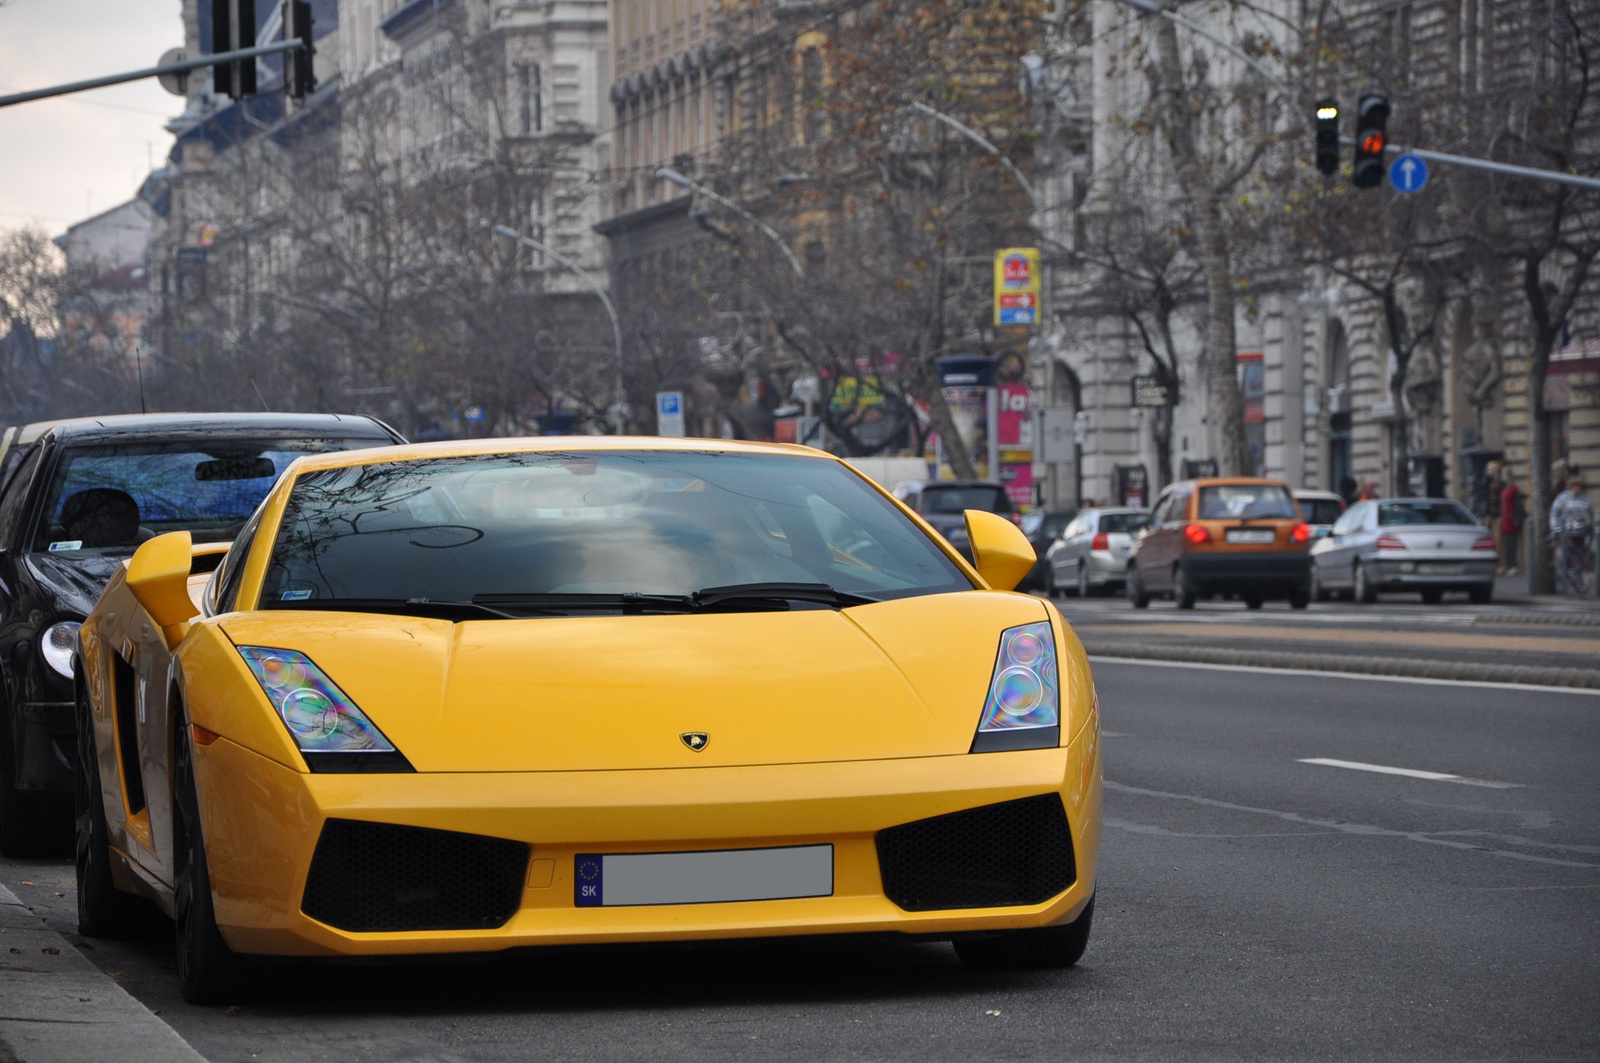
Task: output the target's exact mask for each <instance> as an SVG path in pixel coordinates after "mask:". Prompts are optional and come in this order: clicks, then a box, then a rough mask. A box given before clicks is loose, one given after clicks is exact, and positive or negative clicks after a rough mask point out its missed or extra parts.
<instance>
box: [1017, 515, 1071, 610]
mask: <svg viewBox="0 0 1600 1063" xmlns="http://www.w3.org/2000/svg"><path fill="white" fill-rule="evenodd" d="M1077 515H1078V511H1077V510H1075V509H1064V510H1050V511H1046V510H1042V509H1035V510H1032V511H1030V512H1028V513H1024V514H1023V515H1022V525H1021V527H1022V534H1023V535H1026V536H1027V537H1028V544H1029V545H1030V546H1032V547H1033V552H1034V554H1035V555H1036V556H1037V557H1038V560H1037V561H1035V562H1034V563H1033V568H1031V569H1029V570H1028V574H1027V575H1026V576H1023V577H1022V582H1021V583H1019V584H1017V590H1019V591H1044V590H1052V588H1051V585H1050V583H1049V581H1048V580H1046V579H1045V554H1047V553H1049V552H1050V544H1051V543H1053V542H1055V541H1056V540H1057V539H1059V538H1061V533H1062V532H1063V531H1066V529H1067V525H1068V524H1071V523H1072V518H1073V517H1076V516H1077Z"/></svg>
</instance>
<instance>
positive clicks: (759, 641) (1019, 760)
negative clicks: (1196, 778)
mask: <svg viewBox="0 0 1600 1063" xmlns="http://www.w3.org/2000/svg"><path fill="white" fill-rule="evenodd" d="M968 519H969V520H970V522H971V529H972V532H971V534H972V541H973V546H974V550H975V552H976V553H977V555H978V557H979V562H980V563H979V566H978V567H977V568H976V569H973V568H969V567H968V566H966V565H964V564H962V563H960V561H959V560H958V559H957V558H956V556H955V555H954V553H953V552H951V551H950V549H949V545H948V544H947V543H946V542H945V541H944V540H942V539H941V538H939V537H938V536H936V535H933V534H932V533H931V532H929V531H927V530H925V529H924V528H923V527H922V526H921V525H920V524H918V523H916V522H914V521H912V520H911V519H910V517H909V516H908V515H907V514H906V513H905V512H903V511H902V510H901V509H900V507H898V506H895V505H891V504H890V503H889V501H888V500H887V499H885V498H884V497H883V496H882V495H881V494H880V493H879V492H878V491H877V490H875V489H874V488H873V487H871V486H869V485H868V484H867V483H865V482H864V481H863V480H862V478H861V477H860V476H858V475H856V474H855V473H854V472H851V471H849V470H848V469H846V468H845V466H844V465H843V463H842V462H840V461H839V460H838V459H836V458H833V457H831V456H829V455H825V454H820V453H815V452H813V453H811V454H803V453H796V452H794V451H793V450H790V449H787V448H784V447H781V446H775V445H771V444H761V443H736V442H733V441H729V440H715V439H698V440H693V441H692V442H691V444H690V445H689V446H684V445H682V444H681V443H680V442H679V441H677V440H671V439H662V440H654V439H619V438H617V437H614V436H612V437H606V436H586V437H574V436H567V437H564V438H562V439H511V440H508V439H479V440H471V441H465V442H460V443H448V444H440V443H428V444H421V445H417V446H411V447H403V448H394V449H386V450H381V451H372V452H370V455H369V454H367V453H360V454H324V455H317V456H311V457H306V458H303V459H301V460H300V461H299V462H298V463H297V464H296V465H295V466H294V467H293V468H291V469H290V470H289V471H288V472H286V473H285V474H284V476H283V480H282V482H281V483H279V484H278V486H277V487H275V488H273V490H272V493H271V495H269V496H268V498H267V500H266V501H265V502H263V503H262V505H261V506H260V508H258V509H257V510H256V513H255V515H254V516H253V517H252V518H251V520H250V523H249V525H248V526H247V527H246V528H245V529H244V530H243V531H241V532H240V533H239V535H238V538H237V539H236V541H235V542H234V544H233V545H232V546H231V547H230V548H229V550H228V554H227V560H225V561H224V562H223V564H222V566H221V567H220V568H218V569H217V570H216V572H215V573H214V574H213V575H212V576H211V577H209V582H206V580H207V577H204V576H202V577H199V578H198V579H197V578H196V577H194V576H193V575H191V573H192V572H193V567H194V558H195V555H194V547H193V545H192V543H191V538H192V536H191V535H190V534H189V533H188V532H181V531H180V532H174V533H172V534H168V535H163V536H161V537H159V538H157V539H154V540H152V541H150V542H148V543H145V544H144V545H143V546H141V547H140V548H139V550H138V552H137V553H136V554H135V555H134V557H133V559H132V560H131V561H130V562H129V564H128V566H127V567H126V569H122V570H119V574H118V575H117V576H116V577H115V578H114V579H113V581H112V583H111V584H110V586H109V587H108V588H107V589H106V591H105V594H104V596H103V597H102V598H101V600H100V603H99V604H98V605H97V606H96V607H95V609H94V612H93V613H92V614H90V617H89V619H88V621H87V622H85V624H84V625H83V631H82V644H83V645H82V651H81V654H80V656H79V659H78V662H77V666H78V668H79V669H80V670H81V672H82V676H83V681H82V682H81V684H80V686H79V690H80V692H81V693H80V698H79V708H78V712H79V714H80V715H79V719H80V720H81V721H82V724H81V727H80V729H79V731H78V735H79V739H78V740H79V742H80V743H81V748H82V754H81V755H80V756H79V758H78V764H79V778H80V779H81V783H80V785H81V787H82V789H81V790H80V791H79V792H80V793H81V794H82V795H83V802H82V809H83V811H82V813H81V814H80V815H79V816H78V819H77V830H78V834H77V838H78V848H77V851H78V854H79V859H78V866H77V886H78V890H77V897H78V930H79V933H81V934H84V935H86V936H92V937H100V936H115V935H116V934H118V933H125V932H126V931H127V930H128V929H129V928H130V926H134V925H137V918H138V916H139V912H138V910H137V906H136V902H137V898H136V896H135V894H138V895H142V896H143V897H145V898H148V899H150V900H154V901H156V902H157V903H158V904H159V905H161V907H162V908H163V909H164V910H165V911H167V912H171V913H173V915H174V922H175V924H176V931H177V933H176V938H177V942H176V944H177V948H176V950H175V951H176V957H175V959H176V964H175V966H176V968H177V971H176V973H177V976H178V980H179V982H180V984H181V988H182V992H183V995H184V997H185V998H186V999H187V1000H189V1001H191V1002H194V1003H231V1002H235V1001H240V1000H248V998H249V996H250V994H251V992H252V989H253V988H264V989H267V990H268V991H270V990H271V988H272V986H274V985H281V984H283V982H284V980H285V979H286V978H289V979H292V978H293V977H294V975H293V974H292V973H289V974H285V971H284V968H283V967H282V966H281V965H273V966H267V965H260V964H258V962H257V960H256V957H258V956H263V955H265V956H277V957H293V956H308V955H311V956H345V957H358V956H365V957H369V958H374V959H377V958H382V957H386V956H392V955H396V954H401V953H411V954H425V953H435V954H438V953H463V952H480V953H491V952H499V951H502V950H505V949H511V948H519V947H529V946H541V945H551V944H561V945H579V944H584V943H594V944H604V943H620V942H644V941H683V940H688V939H698V940H719V939H729V938H742V937H746V936H748V935H752V934H759V935H798V934H835V933H851V934H869V933H877V934H884V935H894V934H914V935H917V936H918V937H921V938H927V937H930V936H932V937H945V938H953V939H954V946H955V952H956V955H957V956H958V957H959V958H960V959H961V960H962V961H963V962H965V963H968V964H971V965H975V966H978V967H983V968H995V967H1007V966H1009V967H1020V968H1034V969H1037V968H1041V967H1069V966H1071V965H1072V964H1074V963H1076V962H1077V961H1078V958H1079V957H1080V956H1081V955H1082V954H1083V951H1084V948H1085V946H1086V945H1087V943H1088V938H1089V932H1090V926H1091V920H1092V918H1093V911H1094V908H1093V905H1094V891H1095V881H1096V879H1095V869H1096V863H1095V861H1096V856H1097V846H1098V839H1099V837H1100V835H1101V828H1100V805H1101V774H1100V772H1101V768H1100V757H1101V753H1100V749H1101V745H1100V733H1101V732H1100V724H1099V715H1098V701H1097V699H1096V698H1095V695H1094V677H1093V675H1092V674H1091V671H1090V667H1089V664H1088V661H1087V659H1086V658H1085V657H1084V655H1083V650H1082V647H1081V646H1080V645H1079V642H1078V640H1077V638H1075V637H1074V636H1073V635H1072V632H1071V629H1070V628H1069V627H1067V626H1066V624H1064V623H1063V621H1062V619H1061V615H1060V614H1059V613H1058V612H1056V610H1055V608H1054V607H1053V606H1052V605H1051V604H1050V603H1049V602H1048V601H1044V600H1041V599H1039V598H1035V597H1032V596H1029V595H1020V594H1012V593H1010V591H1011V588H1013V587H1014V586H1015V585H1016V583H1017V581H1018V580H1020V579H1021V578H1022V577H1023V576H1024V575H1025V574H1026V573H1027V571H1028V569H1029V567H1030V566H1031V565H1032V564H1033V560H1034V557H1033V550H1032V548H1030V547H1029V546H1028V542H1027V540H1026V539H1025V538H1024V537H1023V535H1022V533H1021V532H1020V531H1018V530H1017V528H1016V527H1015V526H1013V525H1012V524H1011V523H1010V522H1009V521H1008V520H1006V519H1004V518H1003V517H999V516H996V515H994V514H992V513H987V512H971V513H969V514H968ZM980 580H981V583H980ZM136 667H137V671H138V672H140V673H152V674H154V675H157V676H160V677H161V679H162V682H159V683H152V684H149V685H147V686H143V687H141V688H140V689H139V691H138V693H137V695H136V696H135V694H134V684H133V679H132V677H133V675H134V674H135V671H136ZM169 677H170V679H169ZM752 706H759V707H760V711H752ZM134 742H137V745H134V744H133V743H134ZM130 753H136V754H137V755H130ZM151 823H155V824H159V825H160V826H159V827H158V829H156V830H150V828H149V824H151ZM17 966H19V964H18V963H13V964H11V967H12V969H15V968H16V967H17Z"/></svg>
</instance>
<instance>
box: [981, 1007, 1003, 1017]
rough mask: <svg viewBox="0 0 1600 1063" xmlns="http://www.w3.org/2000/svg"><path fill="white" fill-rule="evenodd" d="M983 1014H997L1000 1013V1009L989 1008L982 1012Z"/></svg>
mask: <svg viewBox="0 0 1600 1063" xmlns="http://www.w3.org/2000/svg"><path fill="white" fill-rule="evenodd" d="M984 1014H985V1015H998V1014H1000V1010H999V1009H998V1008H990V1009H989V1010H988V1011H986V1012H984Z"/></svg>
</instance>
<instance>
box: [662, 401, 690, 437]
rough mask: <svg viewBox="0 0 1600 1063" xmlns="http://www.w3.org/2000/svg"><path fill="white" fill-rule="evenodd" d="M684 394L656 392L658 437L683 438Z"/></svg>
mask: <svg viewBox="0 0 1600 1063" xmlns="http://www.w3.org/2000/svg"><path fill="white" fill-rule="evenodd" d="M684 434H685V433H684V430H683V392H681V391H658V392H656V435H658V436H677V437H681V436H683V435H684Z"/></svg>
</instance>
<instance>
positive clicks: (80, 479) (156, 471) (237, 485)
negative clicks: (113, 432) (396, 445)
mask: <svg viewBox="0 0 1600 1063" xmlns="http://www.w3.org/2000/svg"><path fill="white" fill-rule="evenodd" d="M385 442H387V440H384V439H375V438H367V439H360V438H356V439H337V438H335V439H317V438H302V437H292V438H271V437H269V438H260V437H255V438H242V439H220V438H219V439H218V440H217V441H215V442H200V441H196V440H192V439H191V440H185V441H182V442H141V443H114V444H99V445H93V444H90V445H83V446H74V447H69V448H68V449H67V450H66V451H65V453H64V454H63V455H62V457H61V461H60V463H59V464H58V465H57V466H56V471H55V475H54V477H53V478H52V479H51V481H50V488H49V491H48V492H47V493H46V495H45V500H44V509H43V514H44V516H43V519H42V520H40V522H39V529H38V532H37V533H36V535H35V537H34V549H35V550H40V551H46V550H47V551H49V552H50V553H53V554H68V555H72V554H101V553H118V552H122V553H126V552H127V551H130V550H132V549H134V548H135V547H137V546H138V545H139V544H140V543H142V542H144V541H145V540H147V539H152V538H154V537H155V536H157V535H160V534H162V533H163V532H170V531H189V532H192V533H193V535H194V538H195V540H196V541H197V542H226V541H228V540H230V539H232V538H233V536H234V533H235V532H236V531H237V530H238V526H239V525H240V524H242V523H243V522H244V520H245V519H246V518H247V517H249V516H250V514H251V513H253V512H255V508H256V506H258V505H260V504H261V500H262V499H263V498H265V497H267V492H268V491H270V490H272V485H273V484H274V483H276V482H277V479H278V474H279V473H281V472H283V470H284V469H286V468H288V466H289V463H290V462H292V461H294V460H295V459H296V458H298V457H300V455H302V454H317V453H322V452H324V451H330V450H350V449H354V448H357V447H371V446H379V445H382V444H384V443H385Z"/></svg>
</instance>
